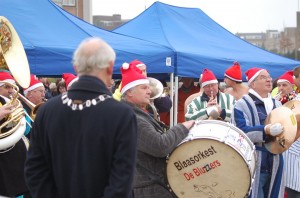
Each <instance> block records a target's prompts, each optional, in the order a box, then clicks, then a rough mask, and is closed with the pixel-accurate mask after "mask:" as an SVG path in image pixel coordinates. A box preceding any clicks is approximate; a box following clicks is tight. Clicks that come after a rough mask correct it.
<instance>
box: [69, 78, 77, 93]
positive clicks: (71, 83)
mask: <svg viewBox="0 0 300 198" xmlns="http://www.w3.org/2000/svg"><path fill="white" fill-rule="evenodd" d="M77 80H78V77H76V78H74V79H73V80H71V82H69V84H68V87H67V90H68V89H69V88H70V87H71V86H72V85H73V83H74V82H76V81H77Z"/></svg>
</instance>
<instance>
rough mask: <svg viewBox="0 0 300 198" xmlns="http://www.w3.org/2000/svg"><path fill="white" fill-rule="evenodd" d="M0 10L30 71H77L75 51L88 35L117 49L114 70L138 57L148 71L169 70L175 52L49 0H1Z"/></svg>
mask: <svg viewBox="0 0 300 198" xmlns="http://www.w3.org/2000/svg"><path fill="white" fill-rule="evenodd" d="M0 13H1V15H2V16H4V17H6V18H7V19H8V20H9V21H10V22H11V23H12V25H13V26H14V28H15V29H16V31H17V32H18V35H19V37H20V39H21V41H22V43H23V46H24V48H25V51H26V54H27V58H28V61H29V65H30V70H31V73H33V74H36V75H61V74H62V73H65V72H71V73H74V70H73V67H72V63H71V61H72V54H73V52H74V50H75V48H76V47H77V46H78V45H79V43H80V42H81V41H82V40H83V39H84V38H87V37H91V36H94V37H100V38H102V39H103V40H105V41H106V42H107V43H109V44H110V45H111V46H112V47H113V49H114V50H115V51H116V54H117V60H116V64H115V68H114V73H120V71H119V68H120V66H121V65H122V63H123V62H130V61H132V60H134V59H139V60H141V61H143V62H145V63H146V64H147V65H148V70H149V71H148V72H149V73H170V72H172V71H173V67H172V65H171V67H167V66H166V58H167V57H171V59H173V56H174V52H173V51H172V50H171V49H170V48H168V47H166V46H162V45H159V44H155V43H153V42H148V41H143V40H141V39H136V38H131V37H127V36H124V35H119V34H117V33H113V32H109V31H106V30H102V29H100V28H98V27H95V26H93V25H91V24H89V23H86V22H85V21H83V20H81V19H79V18H77V17H75V16H73V15H71V14H69V13H68V12H66V11H64V10H63V9H61V8H60V7H59V6H57V5H55V4H54V3H53V2H52V1H50V0H22V1H20V0H1V1H0Z"/></svg>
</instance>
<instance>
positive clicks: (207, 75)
mask: <svg viewBox="0 0 300 198" xmlns="http://www.w3.org/2000/svg"><path fill="white" fill-rule="evenodd" d="M201 82H202V83H201V87H204V86H206V85H209V84H213V83H218V80H217V78H216V77H215V75H214V73H213V72H212V71H210V70H209V69H203V71H202V79H201Z"/></svg>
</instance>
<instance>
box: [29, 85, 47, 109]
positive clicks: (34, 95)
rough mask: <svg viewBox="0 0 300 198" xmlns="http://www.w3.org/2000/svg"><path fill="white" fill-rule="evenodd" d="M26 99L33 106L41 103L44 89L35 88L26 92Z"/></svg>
mask: <svg viewBox="0 0 300 198" xmlns="http://www.w3.org/2000/svg"><path fill="white" fill-rule="evenodd" d="M26 98H28V99H29V100H30V101H31V102H32V103H33V104H35V105H38V104H40V103H42V102H43V101H44V98H45V87H44V86H42V87H37V88H35V89H34V90H31V91H28V93H27V94H26Z"/></svg>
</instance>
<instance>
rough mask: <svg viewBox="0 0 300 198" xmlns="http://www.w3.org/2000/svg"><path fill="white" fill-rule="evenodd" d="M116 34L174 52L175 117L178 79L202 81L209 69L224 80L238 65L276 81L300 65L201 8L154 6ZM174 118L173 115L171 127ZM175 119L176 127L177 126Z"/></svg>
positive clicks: (161, 4) (118, 29) (116, 30)
mask: <svg viewBox="0 0 300 198" xmlns="http://www.w3.org/2000/svg"><path fill="white" fill-rule="evenodd" d="M141 27H142V28H141ZM113 32H116V33H120V34H123V35H128V36H132V37H135V38H140V39H144V40H147V41H152V42H156V43H159V44H161V45H164V46H167V47H169V48H171V49H173V50H174V52H175V53H176V54H175V60H174V61H175V63H174V67H175V71H174V74H175V103H174V112H175V115H176V113H177V102H178V76H182V77H193V78H199V75H200V74H201V72H202V70H203V69H204V68H209V69H210V70H212V71H213V72H214V74H215V75H216V77H217V78H218V79H220V80H223V78H224V72H225V70H226V69H227V68H228V67H230V66H231V65H232V64H233V62H234V61H238V62H239V63H240V64H241V68H242V70H243V72H245V71H246V70H248V69H249V68H252V67H261V68H265V69H267V70H268V71H269V72H270V74H271V75H272V76H273V77H275V78H276V77H279V76H280V75H281V74H283V73H284V72H286V71H287V70H290V69H292V68H293V67H295V66H297V65H300V62H299V61H295V60H292V59H288V58H284V57H282V56H279V55H276V54H273V53H271V52H268V51H266V50H263V49H261V48H258V47H256V46H254V45H252V44H250V43H248V42H246V41H244V40H242V39H240V38H239V37H237V36H235V35H234V34H232V33H230V32H229V31H227V30H226V29H225V28H223V27H222V26H220V25H219V24H218V23H216V22H215V21H214V20H212V19H211V18H210V17H209V16H207V15H206V14H205V13H204V12H203V11H201V10H200V9H198V8H183V7H177V6H172V5H168V4H164V3H161V2H155V3H154V4H152V5H151V6H150V7H149V8H148V9H146V10H145V11H144V12H142V13H141V14H140V15H139V16H137V17H136V18H134V19H132V20H130V21H129V22H127V23H126V24H124V25H122V26H120V27H118V28H116V29H115V30H114V31H113ZM244 79H245V78H244ZM171 81H172V82H173V79H171ZM171 90H172V89H171ZM172 116H173V114H172V113H171V120H170V121H171V122H170V123H172ZM176 118H177V116H175V118H174V123H177V119H176Z"/></svg>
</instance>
